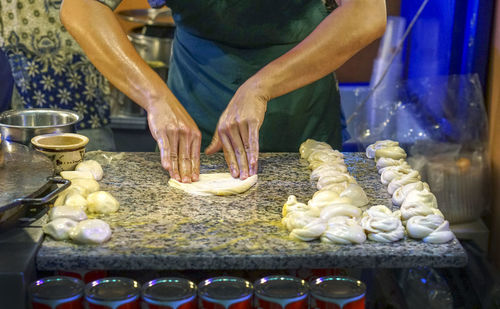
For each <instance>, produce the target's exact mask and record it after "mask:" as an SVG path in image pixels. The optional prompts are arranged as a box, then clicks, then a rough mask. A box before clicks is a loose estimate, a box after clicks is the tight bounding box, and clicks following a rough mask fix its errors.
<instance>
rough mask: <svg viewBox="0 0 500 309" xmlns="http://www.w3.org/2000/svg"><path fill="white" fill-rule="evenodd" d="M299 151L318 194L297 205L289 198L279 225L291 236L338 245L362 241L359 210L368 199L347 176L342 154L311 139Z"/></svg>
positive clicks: (292, 196) (350, 177)
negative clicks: (305, 161)
mask: <svg viewBox="0 0 500 309" xmlns="http://www.w3.org/2000/svg"><path fill="white" fill-rule="evenodd" d="M299 152H300V155H301V157H302V158H303V159H306V160H307V161H308V162H309V168H310V169H311V180H312V181H315V182H316V187H317V189H318V191H317V192H316V193H314V195H313V197H312V199H311V200H309V201H308V203H307V204H304V203H300V202H298V201H297V198H296V197H295V196H294V195H291V196H289V197H288V200H287V202H286V203H285V205H284V207H283V219H282V224H283V225H284V226H285V227H286V228H287V229H288V231H290V237H292V238H293V239H297V240H301V241H311V240H314V239H318V238H319V239H321V241H322V242H327V243H340V244H351V243H362V242H364V241H365V240H366V235H365V232H364V230H363V228H362V227H361V225H360V224H359V222H360V218H361V215H362V213H363V212H362V210H361V208H360V207H363V206H365V205H366V204H368V198H367V196H366V194H365V192H364V190H363V189H362V188H361V187H360V186H359V185H358V184H357V182H356V179H354V177H352V175H350V174H349V173H348V171H347V167H346V165H345V163H344V156H343V154H342V153H340V152H339V151H337V150H333V149H332V148H331V146H330V145H328V144H327V143H323V142H317V141H315V140H312V139H308V140H307V141H305V142H304V143H302V145H301V146H300V148H299Z"/></svg>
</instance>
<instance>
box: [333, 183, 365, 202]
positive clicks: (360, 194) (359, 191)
mask: <svg viewBox="0 0 500 309" xmlns="http://www.w3.org/2000/svg"><path fill="white" fill-rule="evenodd" d="M340 197H347V198H349V199H351V201H352V204H353V205H354V206H357V207H363V206H365V205H366V204H368V197H367V196H366V193H365V191H364V190H363V188H361V186H360V185H358V184H356V183H351V184H349V185H348V186H347V188H346V189H345V190H344V191H342V193H340Z"/></svg>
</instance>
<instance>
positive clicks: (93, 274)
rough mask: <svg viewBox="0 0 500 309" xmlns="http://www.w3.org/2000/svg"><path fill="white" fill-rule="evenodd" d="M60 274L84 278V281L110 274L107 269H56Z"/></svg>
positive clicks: (87, 281)
mask: <svg viewBox="0 0 500 309" xmlns="http://www.w3.org/2000/svg"><path fill="white" fill-rule="evenodd" d="M56 275H58V276H68V277H73V278H77V279H80V280H82V281H83V282H84V283H89V282H92V281H95V280H97V279H102V278H105V277H107V276H108V272H107V271H105V270H99V269H95V270H72V271H65V270H58V271H56Z"/></svg>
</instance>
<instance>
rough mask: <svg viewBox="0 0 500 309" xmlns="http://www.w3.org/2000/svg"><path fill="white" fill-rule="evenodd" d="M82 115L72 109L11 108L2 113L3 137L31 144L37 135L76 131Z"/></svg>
mask: <svg viewBox="0 0 500 309" xmlns="http://www.w3.org/2000/svg"><path fill="white" fill-rule="evenodd" d="M81 120H82V117H81V116H80V115H79V114H77V113H75V112H73V111H70V110H63V109H43V108H39V109H37V108H33V109H24V110H9V111H6V112H3V113H1V114H0V133H1V134H2V139H5V140H8V141H11V142H17V143H21V144H24V145H27V146H29V145H30V142H31V139H32V138H33V137H35V136H37V135H42V134H51V133H75V132H76V124H77V123H78V122H79V121H81Z"/></svg>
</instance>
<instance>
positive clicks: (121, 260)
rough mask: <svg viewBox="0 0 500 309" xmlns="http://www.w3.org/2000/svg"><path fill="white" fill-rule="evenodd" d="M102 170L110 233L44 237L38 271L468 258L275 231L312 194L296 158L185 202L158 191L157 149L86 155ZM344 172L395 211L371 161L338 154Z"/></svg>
mask: <svg viewBox="0 0 500 309" xmlns="http://www.w3.org/2000/svg"><path fill="white" fill-rule="evenodd" d="M86 159H94V160H97V161H98V162H100V163H101V164H102V165H103V169H104V173H105V177H104V178H103V180H101V181H100V184H101V190H106V191H109V192H110V193H112V194H113V195H114V196H115V197H116V198H117V199H118V200H119V201H120V203H121V206H120V209H119V211H118V212H117V213H114V214H111V215H100V216H99V218H101V219H103V220H105V221H107V222H108V223H109V224H110V225H111V228H112V230H113V236H112V238H111V240H110V241H108V242H107V243H105V244H102V245H77V244H73V243H71V242H65V241H55V240H53V239H51V238H50V237H46V238H45V240H44V241H43V243H42V246H41V248H40V250H39V251H38V254H37V258H36V264H37V269H38V270H57V269H108V270H141V269H144V270H168V269H177V270H182V269H294V268H302V267H304V268H330V267H349V268H372V267H391V268H397V267H416V266H432V267H461V266H464V265H465V264H466V263H467V255H466V253H465V251H464V249H463V248H462V246H461V245H460V243H459V242H458V240H456V239H455V240H453V241H451V242H449V243H446V244H426V243H424V242H422V241H416V240H412V239H404V240H402V241H399V242H395V243H390V244H383V243H375V242H372V241H369V240H368V241H366V242H365V243H364V244H360V245H333V244H324V243H321V242H319V241H318V240H317V241H313V242H309V243H307V242H299V241H294V240H291V239H289V238H288V232H287V231H286V230H285V229H284V228H283V227H282V226H281V223H280V220H281V209H282V206H283V204H284V203H285V201H286V200H287V197H288V196H289V195H291V194H294V195H296V196H297V198H298V200H299V201H302V202H307V200H309V199H310V198H311V196H312V194H313V193H314V192H315V191H316V189H315V187H314V184H313V183H312V182H311V181H310V180H309V176H310V171H309V170H308V168H307V162H305V161H304V160H301V159H300V157H299V155H298V153H263V154H261V156H260V161H259V164H260V166H259V180H258V182H257V184H256V185H255V186H254V187H253V188H251V189H250V190H249V191H247V192H245V193H243V194H241V195H237V196H230V197H221V196H214V197H205V196H193V195H188V194H186V193H183V192H181V191H178V190H177V189H174V188H171V187H169V186H167V181H168V175H167V173H166V172H165V171H164V170H163V169H162V168H161V165H160V158H159V154H158V153H111V152H91V153H88V154H87V155H86ZM345 162H346V164H347V166H348V169H349V172H350V173H351V174H352V175H353V176H354V177H355V178H356V179H357V181H358V183H359V184H360V185H361V186H362V187H363V188H364V189H365V192H366V193H367V195H368V197H369V199H370V203H369V205H376V204H383V205H387V206H389V207H391V208H394V207H393V206H392V204H391V201H390V195H389V194H388V193H387V191H386V189H385V186H384V185H382V183H381V182H380V180H379V176H378V174H377V171H376V168H375V164H374V162H373V160H369V159H366V158H365V157H364V155H363V154H362V153H345ZM201 164H202V166H201V172H202V173H210V172H225V171H226V165H225V162H224V158H223V155H222V154H216V155H213V156H209V157H207V156H203V155H202V158H201Z"/></svg>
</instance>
